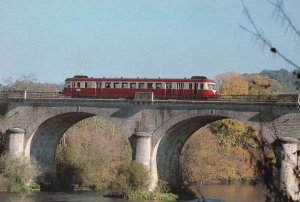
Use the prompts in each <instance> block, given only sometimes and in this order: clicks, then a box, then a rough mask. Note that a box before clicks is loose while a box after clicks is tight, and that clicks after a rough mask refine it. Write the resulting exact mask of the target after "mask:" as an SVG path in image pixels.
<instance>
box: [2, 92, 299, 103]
mask: <svg viewBox="0 0 300 202" xmlns="http://www.w3.org/2000/svg"><path fill="white" fill-rule="evenodd" d="M29 99H41V100H42V99H66V100H67V99H74V98H71V97H70V96H65V95H63V94H62V93H61V92H31V91H0V100H29ZM76 99H89V100H92V99H97V100H115V101H117V100H120V99H119V98H117V97H116V98H115V99H103V98H101V97H92V98H87V97H84V98H76ZM189 100H190V101H202V102H205V101H207V102H224V103H226V102H229V103H270V104H279V105H294V106H299V105H300V96H299V94H278V95H218V96H215V97H209V98H205V99H204V98H201V97H181V96H178V97H172V99H167V100H156V99H154V93H153V92H138V93H136V94H135V97H134V100H133V101H134V102H136V101H141V102H157V101H158V102H163V101H172V102H176V101H178V102H180V101H189Z"/></svg>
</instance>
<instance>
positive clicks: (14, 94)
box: [0, 91, 67, 100]
mask: <svg viewBox="0 0 300 202" xmlns="http://www.w3.org/2000/svg"><path fill="white" fill-rule="evenodd" d="M64 97H65V98H66V97H67V96H64V95H63V94H62V93H61V92H28V91H0V99H23V100H27V99H43V98H44V99H47V98H64Z"/></svg>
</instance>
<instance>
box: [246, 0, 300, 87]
mask: <svg viewBox="0 0 300 202" xmlns="http://www.w3.org/2000/svg"><path fill="white" fill-rule="evenodd" d="M267 1H268V2H269V4H270V6H272V7H273V8H274V12H275V14H276V19H280V20H281V22H282V24H283V28H284V29H285V30H286V32H288V31H289V32H290V33H292V34H293V35H294V37H295V40H297V44H299V43H300V32H299V30H298V29H297V28H296V26H295V24H294V23H293V20H292V19H291V18H290V17H289V15H288V12H287V11H286V9H285V8H284V1H283V0H267ZM242 3H243V13H244V14H245V16H246V18H247V20H248V21H249V22H250V27H245V26H243V25H240V27H241V28H242V29H243V30H245V31H246V32H248V33H249V34H251V35H252V36H253V37H254V38H255V40H257V41H260V42H262V43H263V45H264V46H267V47H268V48H269V50H270V51H271V52H272V53H274V54H276V55H278V56H279V57H281V58H282V59H283V60H285V61H286V62H287V63H289V64H290V65H292V66H293V67H295V71H294V75H295V76H296V78H297V84H298V85H297V86H298V88H299V85H300V66H299V65H298V64H296V63H295V62H294V61H292V60H291V59H290V58H288V56H286V55H285V53H283V52H281V51H280V50H279V48H278V47H275V46H273V44H272V42H271V41H270V40H269V39H268V37H266V36H265V34H264V31H263V29H260V28H258V26H257V24H256V22H255V21H254V19H253V17H252V15H251V13H250V10H249V9H248V7H247V6H246V4H245V3H244V1H242Z"/></svg>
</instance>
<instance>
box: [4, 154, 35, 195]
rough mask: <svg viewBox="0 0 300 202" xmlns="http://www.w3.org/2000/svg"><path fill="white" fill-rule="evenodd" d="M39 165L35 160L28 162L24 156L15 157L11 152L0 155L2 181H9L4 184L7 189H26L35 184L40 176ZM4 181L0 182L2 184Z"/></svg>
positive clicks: (13, 190)
mask: <svg viewBox="0 0 300 202" xmlns="http://www.w3.org/2000/svg"><path fill="white" fill-rule="evenodd" d="M38 173H39V172H38V166H37V164H35V163H33V162H28V161H27V160H26V159H23V158H14V157H12V156H10V155H9V154H4V155H2V156H1V157H0V174H1V179H2V182H3V180H4V181H5V180H6V182H7V184H6V186H4V187H3V186H2V189H4V190H5V191H12V192H15V191H26V190H30V189H31V185H35V184H36V183H35V179H36V177H37V176H38ZM2 182H0V183H1V184H2Z"/></svg>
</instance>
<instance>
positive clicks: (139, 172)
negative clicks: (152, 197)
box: [110, 162, 148, 197]
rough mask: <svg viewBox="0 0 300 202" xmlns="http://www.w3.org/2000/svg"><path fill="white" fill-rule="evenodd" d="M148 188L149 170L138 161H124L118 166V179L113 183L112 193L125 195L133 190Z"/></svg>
mask: <svg viewBox="0 0 300 202" xmlns="http://www.w3.org/2000/svg"><path fill="white" fill-rule="evenodd" d="M147 188H148V171H147V170H146V168H145V167H144V166H143V165H142V164H140V163H137V162H130V163H124V164H122V165H120V166H119V167H118V168H117V174H116V179H115V180H114V181H113V182H112V183H111V187H110V190H111V194H112V195H115V196H122V197H124V196H125V195H126V194H128V193H130V192H132V191H144V190H146V189H147Z"/></svg>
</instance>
